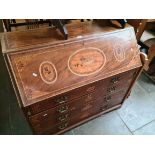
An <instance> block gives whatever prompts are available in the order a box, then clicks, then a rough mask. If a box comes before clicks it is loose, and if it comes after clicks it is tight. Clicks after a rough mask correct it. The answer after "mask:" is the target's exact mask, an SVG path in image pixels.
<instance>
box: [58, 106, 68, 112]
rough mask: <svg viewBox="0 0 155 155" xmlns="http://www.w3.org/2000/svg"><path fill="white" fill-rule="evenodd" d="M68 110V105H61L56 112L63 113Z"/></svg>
mask: <svg viewBox="0 0 155 155" xmlns="http://www.w3.org/2000/svg"><path fill="white" fill-rule="evenodd" d="M67 111H68V106H67V105H66V106H62V107H60V108H59V109H58V112H59V113H64V112H67Z"/></svg>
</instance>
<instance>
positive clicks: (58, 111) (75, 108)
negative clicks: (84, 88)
mask: <svg viewBox="0 0 155 155" xmlns="http://www.w3.org/2000/svg"><path fill="white" fill-rule="evenodd" d="M98 95H99V96H98V97H97V94H96V93H92V94H88V95H85V96H82V97H81V98H79V99H75V100H74V101H72V102H70V103H65V104H63V105H60V106H57V107H55V108H52V109H49V110H46V111H44V112H41V113H39V114H36V115H34V116H31V117H29V120H30V122H31V124H32V125H37V124H42V125H44V124H47V123H45V122H50V124H57V123H60V122H61V121H65V120H67V119H69V118H72V117H74V116H75V115H77V114H78V113H79V112H80V113H81V111H80V109H82V110H83V111H84V110H87V109H89V108H93V106H94V107H96V104H93V103H94V102H95V103H96V101H95V100H96V99H97V100H98V102H99V103H103V99H104V98H103V95H102V96H101V95H100V94H98ZM98 102H97V104H98Z"/></svg>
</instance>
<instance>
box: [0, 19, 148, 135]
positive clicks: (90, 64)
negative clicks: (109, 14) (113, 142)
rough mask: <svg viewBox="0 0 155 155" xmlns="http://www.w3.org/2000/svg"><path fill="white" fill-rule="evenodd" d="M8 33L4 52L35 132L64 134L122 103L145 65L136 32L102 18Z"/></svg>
mask: <svg viewBox="0 0 155 155" xmlns="http://www.w3.org/2000/svg"><path fill="white" fill-rule="evenodd" d="M67 30H68V33H69V38H68V39H67V40H64V39H63V36H62V35H61V33H59V31H57V30H56V29H53V28H40V29H34V30H29V31H18V32H7V33H4V34H3V36H2V40H1V44H2V53H3V56H4V58H5V61H6V65H7V68H8V71H9V74H10V78H11V81H12V84H13V87H14V90H15V93H16V96H17V99H18V101H19V105H20V106H21V108H22V109H23V111H24V113H25V116H26V118H27V120H28V122H29V124H30V126H31V127H32V129H33V131H34V134H61V133H64V132H66V131H67V130H70V129H72V128H74V127H76V126H78V125H80V124H82V123H84V122H86V121H89V120H91V119H93V118H96V117H98V116H100V115H102V114H104V113H106V112H109V111H111V110H114V109H116V108H119V107H121V105H122V103H123V102H124V100H125V99H126V98H127V97H128V96H129V94H130V91H131V88H132V86H133V84H134V82H135V81H136V79H137V77H138V75H139V74H140V72H141V71H142V68H143V66H144V59H145V57H144V55H142V56H140V52H139V49H138V46H137V41H136V38H135V33H134V30H133V28H132V27H130V26H129V25H127V26H126V27H125V28H124V29H117V28H114V27H103V26H101V25H99V24H98V23H97V22H88V23H78V24H69V25H67Z"/></svg>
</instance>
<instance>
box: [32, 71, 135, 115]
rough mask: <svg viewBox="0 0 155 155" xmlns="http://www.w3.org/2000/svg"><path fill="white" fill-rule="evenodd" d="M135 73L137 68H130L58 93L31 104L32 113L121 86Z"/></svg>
mask: <svg viewBox="0 0 155 155" xmlns="http://www.w3.org/2000/svg"><path fill="white" fill-rule="evenodd" d="M134 73H135V69H134V70H130V71H128V72H124V73H121V74H119V75H115V76H112V77H110V78H108V79H104V80H100V81H97V82H95V83H92V84H89V85H87V86H83V87H80V88H77V89H74V90H72V91H69V92H67V93H64V94H61V95H58V96H56V97H54V98H50V99H47V100H44V101H42V102H38V103H35V104H33V105H31V106H30V113H31V114H32V115H33V114H37V113H39V112H42V111H45V110H47V109H50V108H53V107H55V106H58V105H61V104H64V103H67V102H70V101H72V100H74V99H76V98H80V97H81V96H83V95H86V94H89V93H98V92H99V91H104V92H105V91H106V89H107V88H109V87H112V86H114V85H115V86H116V87H118V86H119V87H121V85H122V84H123V83H126V82H127V81H129V82H130V81H131V80H132V78H133V74H134ZM119 89H120V88H119ZM117 90H118V89H117ZM107 91H108V90H107ZM109 91H110V90H109Z"/></svg>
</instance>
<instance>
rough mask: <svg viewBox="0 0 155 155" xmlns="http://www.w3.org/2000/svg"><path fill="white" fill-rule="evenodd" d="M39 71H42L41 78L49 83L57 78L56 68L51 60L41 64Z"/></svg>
mask: <svg viewBox="0 0 155 155" xmlns="http://www.w3.org/2000/svg"><path fill="white" fill-rule="evenodd" d="M39 73H40V76H41V79H42V80H43V81H44V82H45V83H47V84H52V83H54V82H55V81H56V79H57V71H56V68H55V66H54V65H53V64H52V63H51V62H49V61H44V62H42V63H41V64H40V67H39Z"/></svg>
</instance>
